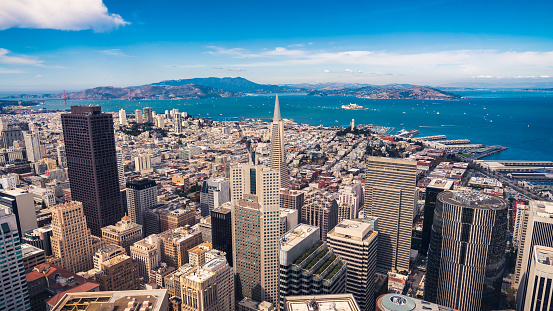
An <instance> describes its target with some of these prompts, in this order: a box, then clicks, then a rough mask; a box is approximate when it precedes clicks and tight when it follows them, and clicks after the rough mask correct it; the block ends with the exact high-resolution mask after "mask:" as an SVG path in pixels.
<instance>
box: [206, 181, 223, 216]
mask: <svg viewBox="0 0 553 311" xmlns="http://www.w3.org/2000/svg"><path fill="white" fill-rule="evenodd" d="M226 202H230V186H229V181H228V179H224V178H209V179H206V180H204V181H203V183H202V188H201V190H200V212H201V216H202V217H206V216H209V214H210V212H211V211H212V210H213V209H215V208H217V207H219V206H221V205H222V204H223V203H226Z"/></svg>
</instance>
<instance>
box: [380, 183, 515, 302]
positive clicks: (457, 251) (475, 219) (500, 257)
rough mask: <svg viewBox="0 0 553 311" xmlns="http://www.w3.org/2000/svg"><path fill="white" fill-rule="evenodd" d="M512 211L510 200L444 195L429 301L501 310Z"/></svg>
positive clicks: (437, 214) (431, 257) (431, 253)
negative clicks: (509, 209) (507, 237)
mask: <svg viewBox="0 0 553 311" xmlns="http://www.w3.org/2000/svg"><path fill="white" fill-rule="evenodd" d="M507 208H508V203H507V202H506V201H505V200H503V199H501V198H497V197H491V196H487V195H484V194H480V193H478V192H454V191H444V192H442V193H440V194H438V197H437V201H436V209H435V211H434V222H433V226H432V235H431V238H430V246H429V249H428V264H427V272H426V282H425V289H424V299H425V300H427V301H430V302H434V303H437V304H440V305H444V306H447V307H450V308H453V309H458V310H494V309H496V308H497V307H498V303H499V297H500V294H501V284H502V282H503V272H504V268H505V247H506V241H505V234H506V232H507ZM379 227H380V224H379Z"/></svg>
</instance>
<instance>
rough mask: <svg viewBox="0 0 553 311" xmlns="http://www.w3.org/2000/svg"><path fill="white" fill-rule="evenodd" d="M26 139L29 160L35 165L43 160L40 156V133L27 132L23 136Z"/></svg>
mask: <svg viewBox="0 0 553 311" xmlns="http://www.w3.org/2000/svg"><path fill="white" fill-rule="evenodd" d="M23 138H24V139H25V149H26V150H27V160H29V162H31V163H34V162H38V161H39V160H41V159H42V156H41V154H40V139H39V134H38V133H30V132H25V133H24V134H23Z"/></svg>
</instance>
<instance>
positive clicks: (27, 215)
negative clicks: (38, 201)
mask: <svg viewBox="0 0 553 311" xmlns="http://www.w3.org/2000/svg"><path fill="white" fill-rule="evenodd" d="M0 209H10V210H11V212H10V213H11V214H13V215H14V216H15V221H16V223H17V226H16V227H15V228H14V229H16V230H17V232H18V233H19V236H23V233H24V232H27V231H29V230H33V229H35V228H37V227H38V225H37V220H36V212H35V201H34V199H33V195H32V194H31V193H29V192H28V191H26V190H22V189H18V188H16V189H13V190H1V191H0Z"/></svg>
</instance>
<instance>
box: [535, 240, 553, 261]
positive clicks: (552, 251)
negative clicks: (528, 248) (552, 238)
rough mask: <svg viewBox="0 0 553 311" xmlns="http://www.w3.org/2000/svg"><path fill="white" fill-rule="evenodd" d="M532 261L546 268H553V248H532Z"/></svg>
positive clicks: (538, 246) (537, 246)
mask: <svg viewBox="0 0 553 311" xmlns="http://www.w3.org/2000/svg"><path fill="white" fill-rule="evenodd" d="M534 260H535V261H537V262H539V263H541V264H543V265H548V266H553V248H552V247H547V246H541V245H536V246H534Z"/></svg>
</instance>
